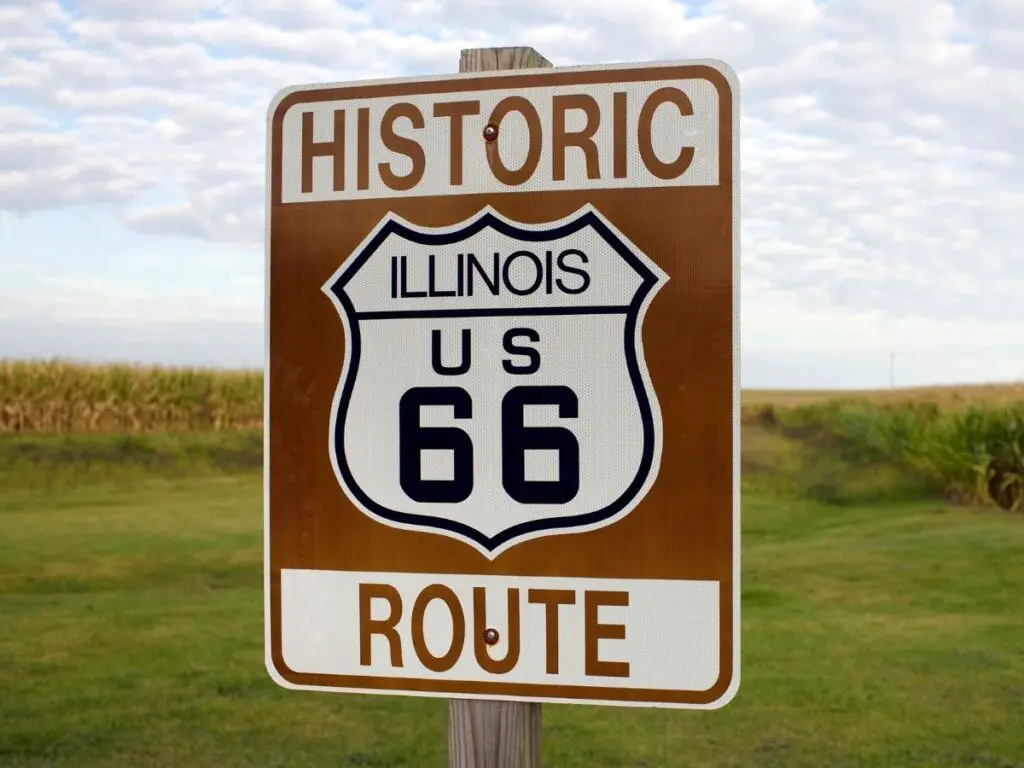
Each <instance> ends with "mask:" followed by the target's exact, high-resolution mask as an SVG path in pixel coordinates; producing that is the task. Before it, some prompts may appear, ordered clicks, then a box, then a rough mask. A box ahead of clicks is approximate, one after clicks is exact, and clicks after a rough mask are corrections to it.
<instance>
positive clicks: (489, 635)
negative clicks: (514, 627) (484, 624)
mask: <svg viewBox="0 0 1024 768" xmlns="http://www.w3.org/2000/svg"><path fill="white" fill-rule="evenodd" d="M484 642H485V643H487V644H488V645H494V644H495V643H497V642H498V630H496V629H485V630H484Z"/></svg>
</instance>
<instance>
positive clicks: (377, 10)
mask: <svg viewBox="0 0 1024 768" xmlns="http://www.w3.org/2000/svg"><path fill="white" fill-rule="evenodd" d="M516 44H526V45H533V46H534V47H536V48H537V49H538V50H539V51H541V53H543V54H544V55H545V56H547V57H548V58H549V59H551V60H552V61H553V62H554V63H555V64H556V65H570V64H600V63H607V62H626V61H645V60H666V59H680V58H699V57H713V58H718V59H722V60H725V61H726V62H728V63H729V64H731V65H732V67H733V68H734V69H735V70H736V71H737V73H738V75H739V78H740V83H741V87H742V98H741V108H742V115H743V119H742V127H741V132H742V149H741V152H742V156H741V164H742V212H743V220H742V303H743V323H742V333H743V352H742V354H743V382H744V385H745V386H761V387H764V386H769V387H820V386H826V387H873V386H888V385H889V376H890V355H894V356H895V357H894V359H895V378H896V383H897V385H909V384H922V383H934V382H968V381H988V380H1018V379H1024V341H1022V338H1021V337H1022V331H1024V309H1022V307H1024V161H1022V159H1021V148H1022V146H1024V2H1022V1H1021V0H958V1H957V2H950V1H949V0H822V1H819V2H814V0H710V2H691V3H685V2H673V0H558V2H551V0H516V1H515V2H512V0H351V1H350V2H336V1H335V0H162V2H159V3H156V2H153V3H150V2H140V1H139V0H80V1H79V2H70V1H68V2H63V3H58V2H50V1H49V0H0V357H4V356H9V357H10V356H18V357H23V356H28V357H40V356H43V357H48V356H53V355H62V356H72V357H80V358H88V359H103V360H139V361H146V362H167V363H199V364H219V365H231V366H236V365H237V366H259V365H261V364H262V359H263V335H262V334H263V329H262V315H263V258H264V252H263V237H264V210H263V209H264V206H263V197H264V183H265V182H264V179H265V169H264V152H265V141H266V132H265V119H266V110H267V106H268V104H269V103H270V100H271V98H272V97H273V95H274V94H275V93H276V92H277V91H278V90H279V89H281V88H282V87H284V86H288V85H294V84H299V83H317V82H330V81H348V80H359V79H365V78H377V77H395V76H403V75H418V74H433V73H443V72H449V71H454V70H455V69H457V66H458V58H459V51H460V50H461V49H462V48H473V47H483V46H492V45H516Z"/></svg>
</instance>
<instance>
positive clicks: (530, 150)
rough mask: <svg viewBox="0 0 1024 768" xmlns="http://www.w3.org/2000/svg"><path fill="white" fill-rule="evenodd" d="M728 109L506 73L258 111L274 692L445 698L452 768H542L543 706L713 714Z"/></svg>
mask: <svg viewBox="0 0 1024 768" xmlns="http://www.w3.org/2000/svg"><path fill="white" fill-rule="evenodd" d="M506 70H507V71H506ZM736 99H737V84H736V78H735V75H734V74H733V73H732V71H731V70H730V69H729V68H728V67H727V66H725V65H724V64H722V63H720V62H716V61H707V60H701V61H686V62H669V63H659V64H622V65H613V66H601V67H569V68H558V67H551V66H550V63H549V62H547V61H546V60H545V59H544V58H543V57H542V56H540V55H539V54H538V53H537V52H536V51H534V50H533V49H530V48H509V49H485V50H474V51H464V52H463V55H462V61H461V63H460V73H459V74H458V75H450V76H443V75H442V76H433V77H421V78H408V79H401V80H383V81H372V82H357V83H347V84H345V83H342V84H325V85H312V86H301V87H295V88H289V89H286V90H285V91H283V92H282V93H280V94H279V95H278V96H277V97H276V98H275V100H274V102H273V104H272V105H271V108H270V112H269V126H268V136H269V148H268V149H269V152H268V158H269V167H268V208H269V217H268V233H267V361H266V374H265V381H266V395H265V403H266V406H265V407H266V414H265V420H264V424H265V441H266V450H265V462H266V464H265V472H264V478H265V484H266V485H265V504H264V507H265V511H264V515H265V520H264V532H265V547H266V554H265V579H266V581H265V594H266V665H267V670H268V672H269V673H270V675H271V677H272V678H273V679H274V680H275V681H276V682H278V683H279V684H280V685H282V686H285V687H287V688H293V689H300V690H321V691H338V692H359V693H380V694H402V695H415V696H432V697H441V698H447V699H449V700H451V703H450V704H449V718H450V720H449V722H450V725H449V761H450V765H451V766H453V767H455V768H513V767H514V768H536V766H539V765H540V729H541V703H542V702H557V703H578V704H603V705H619V706H648V707H676V708H689V709H713V708H717V707H721V706H724V705H725V704H726V703H728V702H729V701H730V700H731V699H732V697H733V696H734V695H735V693H736V691H737V689H738V687H739V626H740V623H739V589H740V585H739V482H738V478H739V472H738V462H739V373H738V361H739V357H738V351H739V334H738V330H739V329H738V295H739V283H738V264H739V253H738V241H739V237H738V231H739V230H738V199H739V191H738V177H739V174H738V152H737V150H738V137H737V130H738V115H739V112H738V106H737V101H736Z"/></svg>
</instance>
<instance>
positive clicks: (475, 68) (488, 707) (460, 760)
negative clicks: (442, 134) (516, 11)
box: [448, 46, 551, 768]
mask: <svg viewBox="0 0 1024 768" xmlns="http://www.w3.org/2000/svg"><path fill="white" fill-rule="evenodd" d="M550 66H551V62H550V61H548V60H547V59H545V58H544V57H543V56H541V55H540V54H539V53H538V52H537V51H535V50H534V49H533V48H530V47H528V46H517V47H509V48H470V49H467V50H464V51H462V57H461V59H460V61H459V72H486V71H490V70H499V69H530V68H533V67H550ZM540 707H541V705H540V704H533V703H524V702H518V701H474V700H468V699H452V700H451V701H450V702H449V704H448V765H449V768H540V732H541V716H540V715H541V710H540Z"/></svg>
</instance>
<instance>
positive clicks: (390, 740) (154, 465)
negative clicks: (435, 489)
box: [0, 428, 1024, 768]
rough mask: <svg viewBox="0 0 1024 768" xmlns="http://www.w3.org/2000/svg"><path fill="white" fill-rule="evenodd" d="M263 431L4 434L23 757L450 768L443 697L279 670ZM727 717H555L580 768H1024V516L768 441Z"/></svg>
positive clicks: (557, 760) (9, 699)
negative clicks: (265, 570) (737, 676)
mask: <svg viewBox="0 0 1024 768" xmlns="http://www.w3.org/2000/svg"><path fill="white" fill-rule="evenodd" d="M259 452H260V442H259V436H258V435H256V434H235V435H230V434H226V435H220V436H198V437H145V438H143V437H137V438H131V439H127V438H118V437H105V438H100V437H95V436H94V437H82V438H74V439H72V438H62V439H47V438H32V439H31V440H28V439H25V438H7V439H3V440H0V488H3V490H4V493H3V495H2V497H0V766H4V768H8V767H10V768H15V767H19V766H26V767H27V766H33V767H35V766H74V767H75V768H92V767H94V766H118V768H123V767H132V766H156V767H162V766H168V767H170V766H174V767H175V768H178V767H179V766H217V767H220V766H224V768H228V767H230V766H248V765H253V766H267V767H269V766H363V767H375V766H379V767H383V766H409V767H410V768H412V767H414V768H429V767H430V766H437V767H438V768H440V766H443V765H445V723H446V715H445V705H444V702H443V701H438V700H427V699H415V698H405V697H378V696H355V695H341V694H317V693H306V692H290V691H284V690H281V689H279V688H277V687H276V686H275V685H274V683H272V682H271V680H270V679H269V678H268V677H267V675H266V673H265V670H264V667H263V615H262V612H263V594H262V538H261V505H262V493H261V484H260V476H259V469H258V468H259V464H260V453H259ZM744 465H745V470H744V498H743V516H744V539H743V585H744V586H743V664H742V684H741V687H740V692H739V694H738V696H737V698H736V699H735V700H734V701H733V703H732V704H730V705H729V706H728V707H726V708H725V709H723V710H720V711H714V712H679V711H658V710H633V709H610V708H602V707H584V706H553V705H548V706H545V709H544V759H545V765H547V766H557V767H559V768H604V767H607V768H640V767H641V766H644V767H645V768H663V767H671V766H698V765H699V766H704V767H705V768H724V767H725V766H736V767H737V768H739V767H740V766H742V767H743V768H747V767H749V766H759V767H761V766H766V767H767V766H779V767H780V768H781V767H783V766H784V767H785V768H800V767H803V766H806V767H807V768H846V767H850V768H853V767H854V766H858V767H861V766H863V767H865V768H867V767H871V768H874V767H876V766H878V767H881V766H887V767H889V766H891V767H893V768H904V767H906V768H919V767H927V766H933V767H934V768H958V767H960V766H984V767H986V768H1021V766H1024V727H1022V725H1021V723H1022V722H1024V516H1020V515H1011V514H1008V513H1005V512H1002V511H999V510H995V509H991V508H988V509H975V508H967V507H953V506H950V505H949V504H948V503H946V502H944V501H941V500H940V499H938V498H937V497H936V498H928V496H927V495H926V492H927V486H926V485H922V484H921V480H920V478H916V477H914V476H913V475H908V474H907V473H904V472H896V471H895V470H893V469H892V467H889V466H887V465H886V464H884V463H881V462H879V461H877V460H875V459H872V458H871V457H860V458H856V457H850V456H846V455H843V453H842V451H841V450H840V447H837V446H832V448H830V447H829V446H828V445H814V446H811V445H809V444H803V443H798V442H794V441H792V440H789V439H787V438H785V437H783V436H781V435H780V434H777V433H775V432H772V431H768V430H765V429H760V428H749V429H748V430H747V431H746V432H745V435H744Z"/></svg>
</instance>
